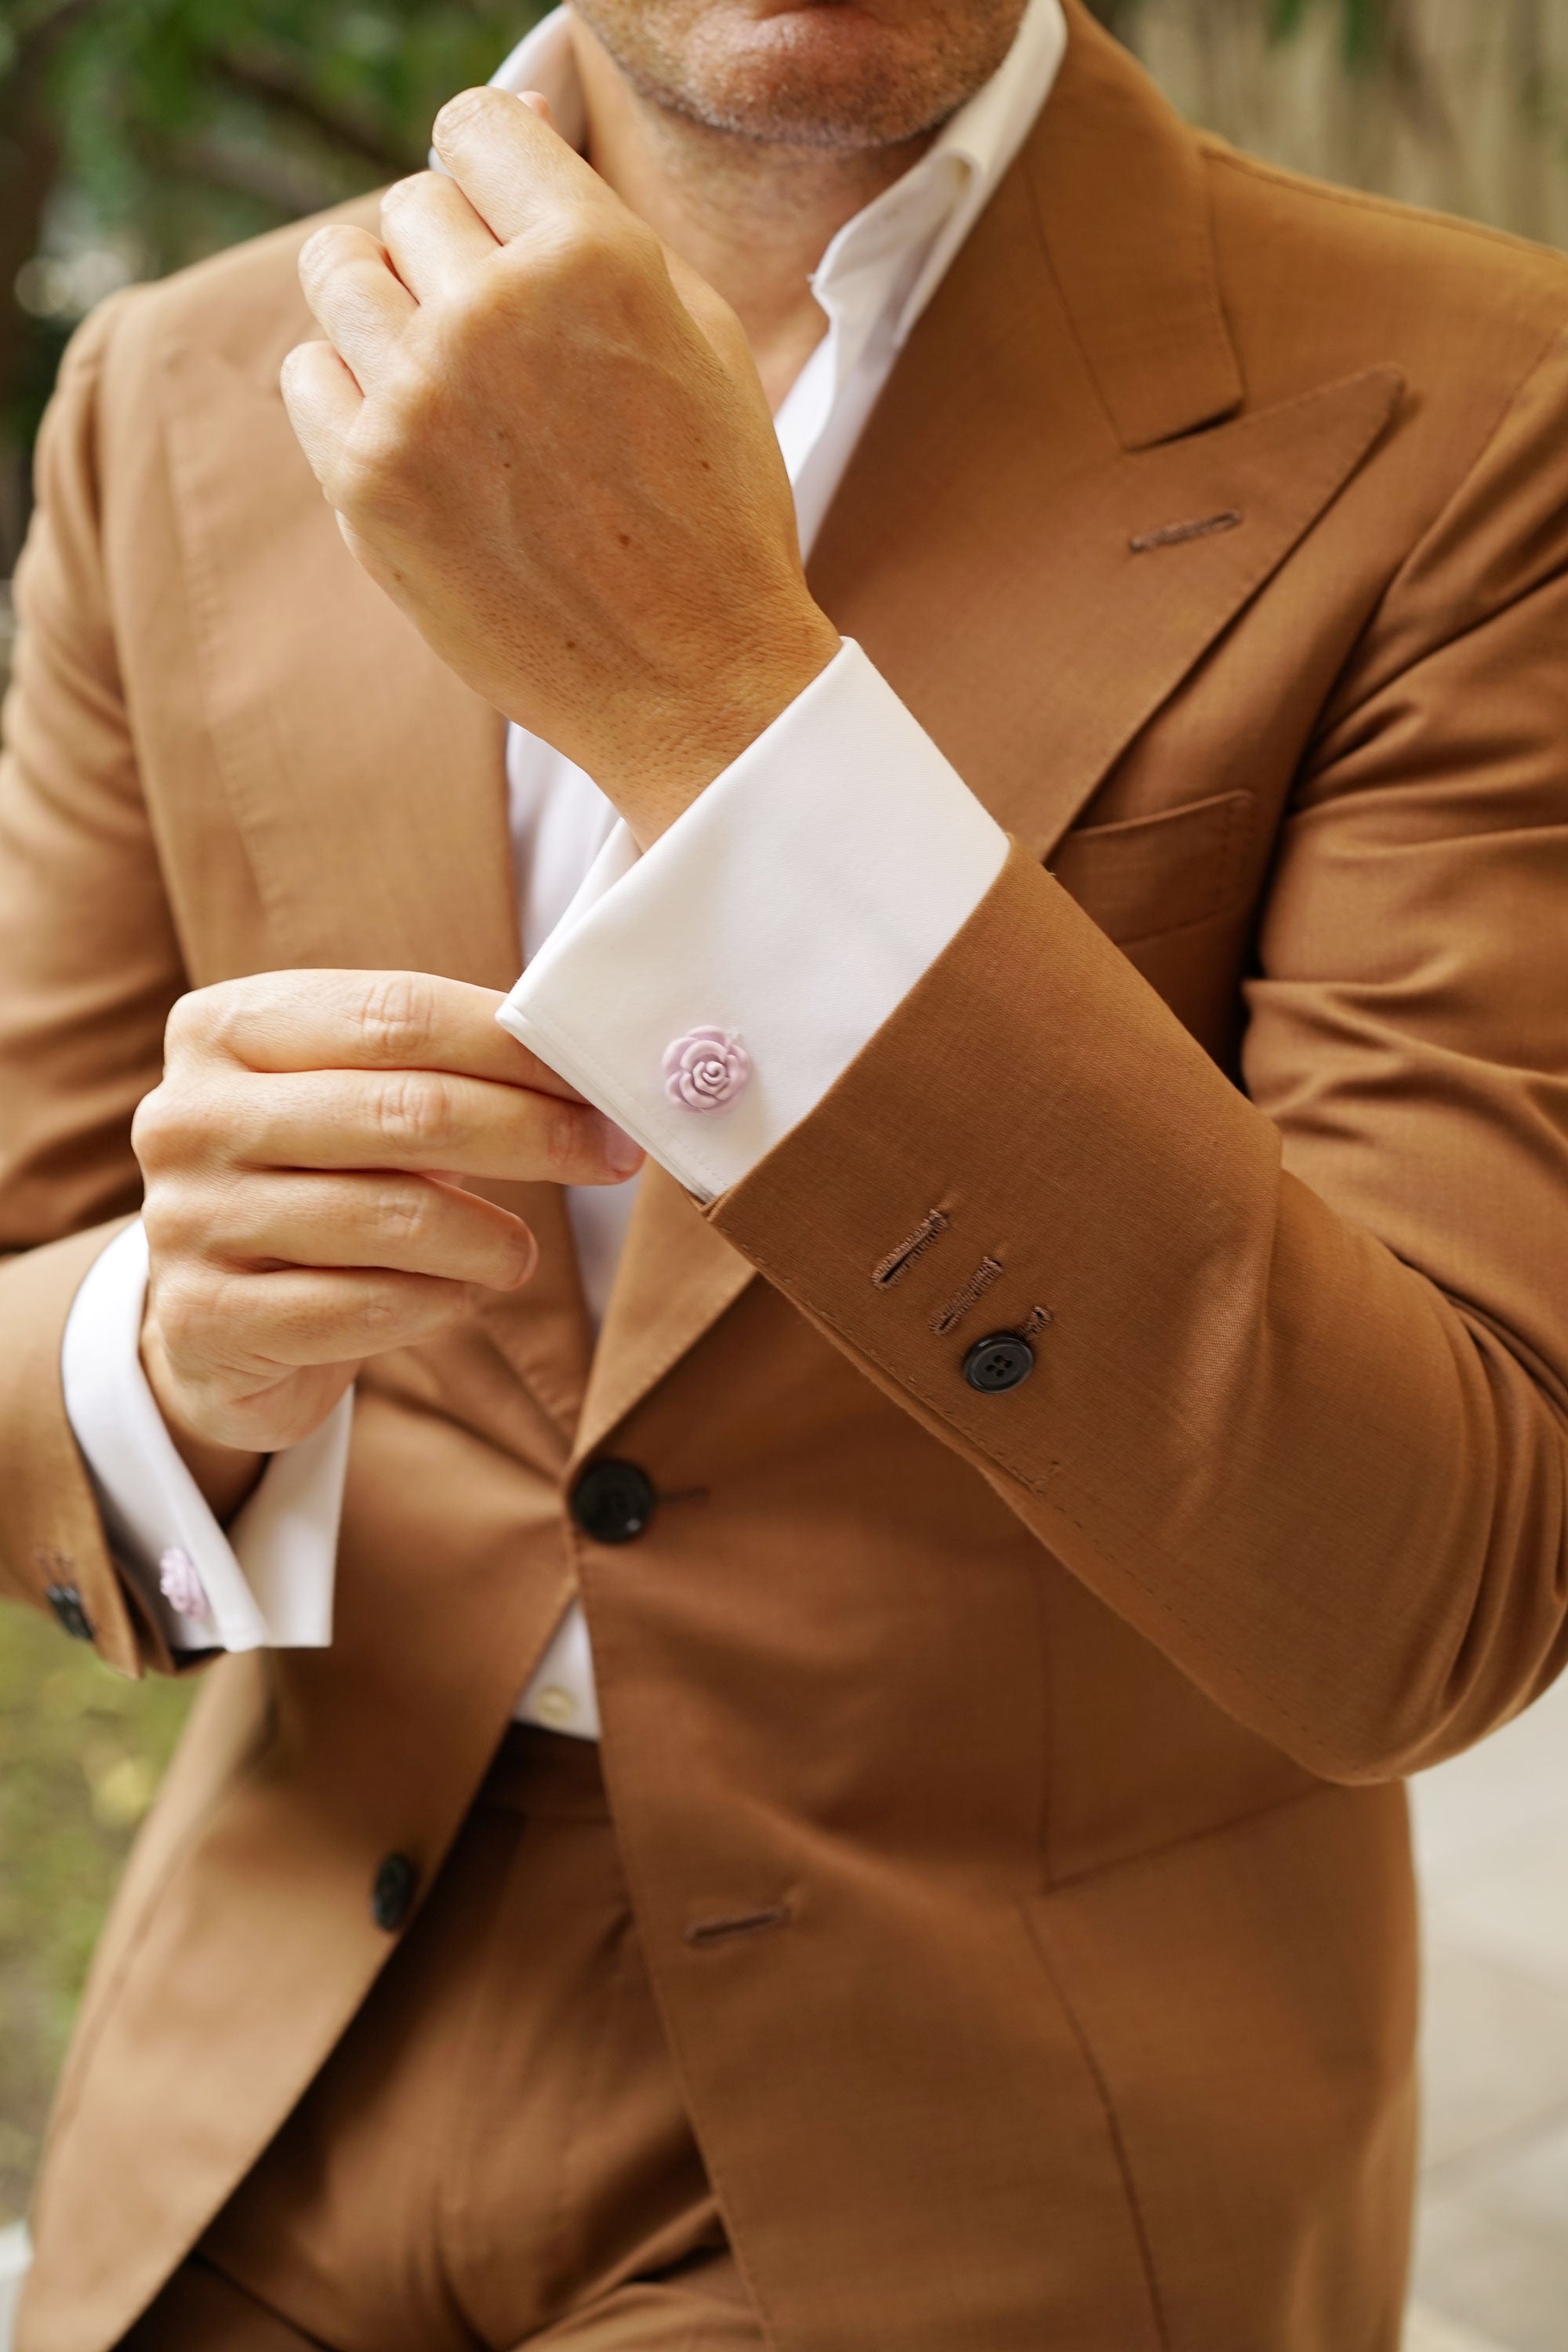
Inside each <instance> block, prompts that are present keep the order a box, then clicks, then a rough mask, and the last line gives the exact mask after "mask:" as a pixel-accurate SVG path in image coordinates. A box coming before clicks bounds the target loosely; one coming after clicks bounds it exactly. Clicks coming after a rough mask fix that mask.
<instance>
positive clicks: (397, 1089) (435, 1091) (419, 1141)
mask: <svg viewBox="0 0 1568 2352" xmlns="http://www.w3.org/2000/svg"><path fill="white" fill-rule="evenodd" d="M377 1100H378V1105H379V1110H380V1118H381V1131H382V1133H383V1135H384V1138H385V1139H386V1140H387V1142H388V1143H390V1144H392V1145H393V1146H394V1147H395V1148H396V1149H399V1150H416V1151H426V1150H438V1149H439V1147H440V1146H441V1145H442V1144H443V1143H446V1142H448V1141H449V1140H450V1139H451V1136H452V1131H453V1128H454V1125H455V1118H454V1106H453V1102H452V1093H451V1088H450V1087H448V1086H447V1082H446V1080H445V1079H444V1078H443V1077H441V1076H439V1075H438V1074H437V1073H436V1072H433V1071H427V1070H419V1071H415V1070H401V1071H398V1072H397V1073H396V1074H395V1076H393V1077H392V1078H390V1079H389V1080H388V1081H387V1083H386V1084H385V1085H384V1087H382V1088H381V1091H380V1094H379V1096H378V1097H377Z"/></svg>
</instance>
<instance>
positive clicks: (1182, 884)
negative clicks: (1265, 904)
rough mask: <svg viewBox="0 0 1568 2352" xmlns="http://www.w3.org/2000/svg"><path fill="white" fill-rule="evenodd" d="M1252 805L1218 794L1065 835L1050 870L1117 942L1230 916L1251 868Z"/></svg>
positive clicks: (1240, 796)
mask: <svg viewBox="0 0 1568 2352" xmlns="http://www.w3.org/2000/svg"><path fill="white" fill-rule="evenodd" d="M1256 816H1257V803H1256V802H1255V801H1254V799H1253V796H1252V794H1251V793H1217V794H1216V795H1215V797H1214V798H1213V799H1212V800H1206V801H1191V802H1189V803H1187V804H1186V805H1185V806H1184V807H1183V808H1173V809H1162V810H1161V811H1160V812H1159V813H1158V814H1156V815H1154V816H1134V817H1125V818H1123V819H1122V820H1121V823H1120V824H1096V825H1089V826H1086V827H1084V828H1082V829H1081V830H1080V831H1079V832H1076V833H1069V834H1068V835H1067V836H1066V838H1065V839H1064V840H1063V841H1062V842H1061V843H1060V845H1058V849H1057V852H1056V855H1055V856H1053V857H1052V859H1051V861H1050V870H1051V872H1052V873H1053V874H1054V875H1055V876H1056V877H1057V880H1058V882H1059V883H1060V884H1061V886H1062V887H1063V889H1064V890H1066V891H1068V893H1069V894H1070V896H1071V897H1073V898H1076V899H1077V900H1078V903H1079V906H1080V907H1081V908H1083V910H1084V912H1085V914H1086V915H1089V916H1090V917H1091V918H1092V919H1093V920H1094V921H1095V922H1096V923H1098V924H1099V926H1100V929H1101V930H1102V931H1104V932H1105V934H1106V935H1107V937H1108V938H1110V939H1112V940H1116V941H1117V943H1118V945H1119V946H1122V947H1131V945H1133V944H1134V942H1136V941H1137V940H1145V939H1151V938H1152V937H1153V936H1154V935H1155V934H1156V933H1158V932H1162V931H1173V930H1179V929H1182V928H1183V927H1184V925H1187V924H1190V923H1205V922H1208V921H1211V920H1212V919H1214V918H1215V916H1217V915H1226V914H1230V913H1232V912H1233V911H1234V910H1235V908H1236V907H1237V905H1238V904H1239V902H1240V901H1241V899H1242V898H1244V897H1245V895H1246V892H1247V887H1248V882H1249V877H1250V871H1251V865H1252V856H1251V852H1252V845H1253V829H1254V825H1255V823H1256Z"/></svg>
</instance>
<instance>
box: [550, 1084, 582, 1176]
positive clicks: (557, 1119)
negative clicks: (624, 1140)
mask: <svg viewBox="0 0 1568 2352" xmlns="http://www.w3.org/2000/svg"><path fill="white" fill-rule="evenodd" d="M540 1099H541V1101H542V1102H543V1103H544V1105H545V1106H546V1108H545V1112H544V1157H545V1161H546V1164H547V1165H548V1166H549V1167H550V1168H551V1169H552V1170H553V1171H556V1172H557V1173H559V1174H563V1175H564V1174H570V1173H571V1172H572V1171H574V1169H577V1168H580V1167H581V1166H582V1164H583V1162H584V1160H585V1159H586V1158H587V1157H588V1155H587V1153H586V1152H585V1151H584V1149H583V1123H582V1120H581V1118H580V1117H579V1115H578V1112H577V1110H576V1108H575V1106H574V1104H572V1103H567V1102H562V1101H561V1100H560V1099H559V1097H556V1096H554V1095H542V1096H541V1097H540Z"/></svg>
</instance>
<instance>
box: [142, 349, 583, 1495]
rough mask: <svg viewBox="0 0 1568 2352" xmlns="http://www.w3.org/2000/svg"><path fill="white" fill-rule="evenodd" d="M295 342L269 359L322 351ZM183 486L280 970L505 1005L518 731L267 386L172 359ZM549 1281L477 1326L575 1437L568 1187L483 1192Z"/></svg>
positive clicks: (227, 747)
mask: <svg viewBox="0 0 1568 2352" xmlns="http://www.w3.org/2000/svg"><path fill="white" fill-rule="evenodd" d="M308 323H309V322H308V320H306V318H305V315H304V313H303V311H302V310H301V312H300V316H299V318H298V320H287V321H284V322H282V325H281V327H280V331H279V338H278V344H279V348H278V352H277V355H276V356H277V357H278V358H279V359H280V357H281V354H282V352H283V351H284V350H286V349H287V348H288V347H289V344H290V343H291V342H292V341H297V340H298V339H299V336H300V334H302V333H303V332H305V331H308ZM166 404H167V414H166V423H167V446H168V453H169V465H170V471H171V478H172V480H173V484H174V496H175V501H176V506H177V509H178V513H179V520H180V529H181V532H182V538H183V541H184V551H185V557H186V564H187V576H188V578H189V580H190V582H191V586H192V606H193V621H194V626H195V635H196V641H197V659H198V664H199V674H200V677H201V684H202V692H203V698H204V703H205V716H206V719H207V723H208V726H209V729H210V731H211V734H212V738H213V740H214V743H215V746H216V752H217V758H218V763H219V767H220V771H221V772H222V775H223V779H224V782H225V786H226V793H227V796H228V801H229V804H230V807H231V809H232V811H233V814H234V817H235V820H236V823H237V826H238V828H239V831H240V834H241V835H242V837H243V839H244V841H245V844H246V847H247V852H248V854H249V857H250V861H251V865H252V867H253V869H254V872H255V875H256V878H257V883H258V889H259V891H260V895H261V899H262V904H263V906H264V908H265V910H266V913H267V916H268V925H269V929H270V930H271V933H272V936H273V939H274V940H275V942H276V959H275V960H276V962H277V963H278V965H279V966H280V967H281V966H289V967H307V968H308V967H311V966H318V965H319V966H332V967H339V968H349V969H363V970H366V971H376V970H416V971H431V972H439V973H444V974H446V975H447V976H449V977H451V978H454V979H459V980H468V981H472V982H477V983H478V984H479V985H481V986H483V987H487V988H494V989H499V990H503V991H504V990H506V989H508V988H510V986H511V985H512V982H514V981H515V980H516V978H517V974H518V971H519V969H520V966H521V949H520V947H519V944H518V928H517V895H516V886H515V880H514V876H513V869H512V854H511V843H510V831H509V826H508V821H507V806H506V783H505V773H504V727H503V723H502V721H501V720H500V719H499V718H498V716H497V714H496V713H495V712H494V711H493V710H491V709H489V708H488V707H487V706H486V705H485V704H484V703H482V702H480V701H479V698H477V697H476V696H474V695H473V694H471V693H470V692H469V691H468V688H466V687H465V686H463V685H462V684H461V683H460V681H459V680H458V679H457V678H456V677H454V676H453V675H452V673H451V672H450V671H449V670H448V669H447V668H446V667H445V666H444V665H443V664H442V663H441V662H439V661H438V660H437V658H436V656H434V655H433V654H432V653H431V652H430V651H429V649H428V648H427V647H426V645H425V643H424V641H423V639H422V638H421V637H420V636H419V635H418V634H417V632H416V630H415V629H414V628H413V627H412V625H410V624H409V623H408V622H406V621H405V619H404V618H403V616H402V614H399V613H398V612H397V611H396V609H395V606H394V605H393V604H390V603H389V601H388V600H387V598H386V597H385V596H384V595H383V593H381V591H380V590H379V589H377V588H376V587H374V585H373V584H372V583H371V582H370V581H369V580H368V579H367V578H366V577H365V575H364V574H363V572H361V570H360V568H359V566H358V564H357V563H355V562H354V561H353V558H352V556H351V555H350V554H349V552H348V551H347V549H346V548H345V547H344V545H343V543H342V538H341V537H340V535H339V532H338V530H337V527H336V524H335V521H334V520H333V518H332V516H331V513H330V512H329V510H328V509H327V508H326V506H325V504H324V503H323V501H322V499H321V493H320V491H319V489H318V488H317V487H316V484H315V481H314V479H313V478H312V477H311V475H310V470H309V468H308V467H307V466H306V464H305V461H304V459H303V457H301V456H300V451H299V449H298V447H297V446H296V444H295V441H294V437H293V435H292V432H291V431H290V429H289V423H288V419H287V417H286V415H285V414H284V410H283V404H282V401H281V399H280V397H279V394H278V391H277V381H276V368H275V365H274V363H273V354H272V353H271V352H268V354H267V355H266V359H265V362H264V365H263V370H262V372H261V373H259V374H258V373H255V372H252V371H248V370H245V369H241V368H239V367H237V366H236V365H234V364H233V363H232V362H229V361H227V360H226V359H225V358H223V357H221V356H216V355H214V354H213V353H211V352H192V351H175V352H173V353H172V354H171V355H170V361H169V367H168V375H167V383H166ZM487 1190H489V1191H490V1192H492V1194H493V1197H495V1198H497V1199H500V1200H503V1201H504V1202H506V1204H507V1205H508V1206H510V1207H512V1208H514V1209H515V1210H516V1211H517V1213H519V1214H520V1215H521V1216H524V1217H526V1218H527V1219H528V1221H529V1223H531V1225H532V1226H533V1227H534V1229H535V1232H536V1233H537V1234H538V1235H539V1239H540V1243H541V1266H540V1273H539V1275H538V1276H537V1277H536V1279H535V1281H534V1282H533V1284H532V1285H531V1286H530V1288H529V1289H528V1290H527V1291H526V1292H525V1293H523V1294H521V1296H520V1297H518V1298H516V1299H506V1300H500V1301H498V1302H497V1304H496V1305H495V1306H494V1307H491V1308H489V1309H488V1310H486V1312H485V1318H484V1319H485V1324H486V1328H487V1329H488V1330H489V1334H490V1337H491V1338H492V1339H493V1340H494V1341H495V1343H496V1345H497V1346H498V1347H499V1348H500V1350H501V1352H502V1354H503V1356H504V1357H505V1358H506V1360H507V1361H508V1363H509V1364H510V1367H511V1369H512V1370H514V1371H515V1372H516V1373H517V1374H518V1375H519V1377H520V1378H521V1379H522V1380H524V1381H526V1382H527V1383H528V1384H529V1386H530V1387H531V1390H532V1391H533V1392H534V1394H535V1396H536V1397H537V1399H538V1401H539V1402H540V1403H541V1404H542V1406H543V1407H544V1409H545V1411H546V1412H547V1413H549V1415H550V1416H551V1418H552V1420H553V1421H554V1422H555V1423H556V1424H557V1425H558V1427H559V1428H560V1429H561V1431H562V1434H563V1450H564V1444H565V1442H566V1441H567V1440H568V1439H569V1436H570V1433H571V1430H572V1428H573V1426H574V1423H575V1420H576V1415H577V1411H578V1407H579V1405H580V1403H581V1400H582V1395H583V1390H584V1383H585V1381H586V1376H587V1367H588V1359H589V1353H590V1349H591V1338H590V1333H589V1328H588V1323H587V1318H586V1315H585V1312H584V1305H583V1298H582V1293H581V1287H580V1285H579V1282H578V1277H577V1268H576V1261H575V1257H574V1252H573V1248H572V1242H571V1235H570V1232H569V1229H568V1226H567V1223H566V1216H565V1209H564V1202H563V1197H562V1195H561V1192H560V1191H559V1190H558V1188H556V1187H555V1186H552V1185H546V1184H516V1185H507V1186H495V1187H487Z"/></svg>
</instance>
